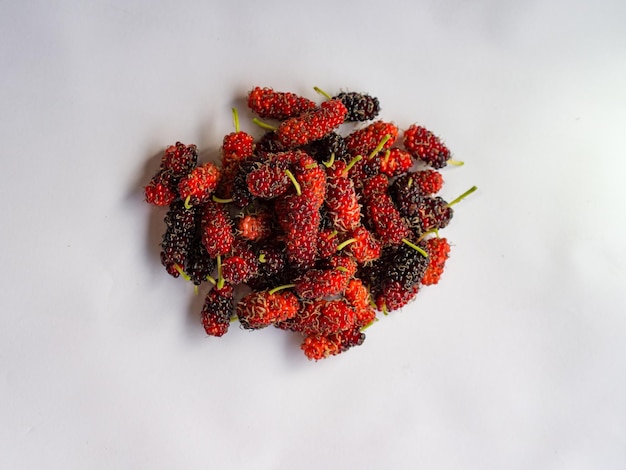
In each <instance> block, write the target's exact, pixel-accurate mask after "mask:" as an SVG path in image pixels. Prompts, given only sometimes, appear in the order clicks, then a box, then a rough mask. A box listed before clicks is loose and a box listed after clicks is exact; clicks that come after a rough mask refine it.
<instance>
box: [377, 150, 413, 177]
mask: <svg viewBox="0 0 626 470" xmlns="http://www.w3.org/2000/svg"><path fill="white" fill-rule="evenodd" d="M378 158H379V160H380V172H381V173H383V174H385V175H387V176H389V177H394V176H400V175H402V174H404V173H406V172H407V171H409V169H410V168H411V167H412V166H413V158H411V154H410V153H409V152H405V151H404V150H401V149H398V148H392V149H389V150H387V151H386V152H385V154H384V155H383V156H382V157H378Z"/></svg>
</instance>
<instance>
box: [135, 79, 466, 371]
mask: <svg viewBox="0 0 626 470" xmlns="http://www.w3.org/2000/svg"><path fill="white" fill-rule="evenodd" d="M316 91H318V92H319V93H321V94H322V95H324V97H325V100H324V101H322V102H321V103H320V104H316V103H315V102H314V101H312V100H310V99H308V98H305V97H302V96H299V95H297V94H295V93H290V92H279V91H275V90H273V89H271V88H262V87H255V88H254V89H252V90H251V91H250V92H249V94H248V96H247V104H248V107H249V110H250V111H251V112H252V113H254V114H256V115H257V116H258V117H261V118H264V119H270V120H274V121H275V122H274V123H268V122H265V121H259V120H258V119H257V118H254V120H253V121H255V122H256V123H257V124H259V126H260V127H261V128H263V129H265V130H266V131H265V132H264V133H263V134H262V135H259V136H256V137H255V136H253V135H252V134H248V133H246V132H243V131H241V130H240V129H239V117H238V114H237V112H236V110H234V109H233V120H234V125H235V132H232V133H230V134H227V135H226V136H225V137H224V139H223V142H222V145H221V147H220V152H221V161H220V164H219V165H218V164H215V163H211V162H206V163H201V164H199V163H198V154H197V151H196V146H195V145H184V144H182V143H180V142H177V143H176V144H175V145H172V146H170V147H168V148H167V149H166V150H165V152H164V155H163V157H162V160H161V165H160V167H159V170H158V171H157V172H156V174H155V175H154V177H153V178H152V179H151V180H150V182H149V183H148V184H147V185H146V187H145V199H146V201H147V202H148V203H150V204H153V205H156V206H160V207H167V213H166V214H165V233H164V234H163V238H162V242H161V263H162V264H163V266H164V267H165V269H166V271H167V272H168V273H169V274H170V275H171V276H173V277H182V278H184V279H185V280H188V281H191V282H192V283H193V284H194V286H195V290H196V292H199V291H200V288H203V289H204V287H205V286H208V293H207V294H206V298H205V302H204V306H203V308H202V311H201V321H202V325H203V326H204V329H205V331H206V333H207V335H209V336H214V337H219V336H223V335H224V334H225V333H227V332H228V330H229V327H230V325H231V324H232V322H233V321H238V322H239V324H240V325H241V327H242V328H243V329H246V330H257V329H261V328H266V327H268V326H273V327H276V328H279V329H282V330H286V331H291V332H293V333H294V334H298V335H301V337H302V346H301V349H302V351H303V352H304V354H305V355H306V357H308V358H309V359H313V360H319V359H323V358H326V357H329V356H334V355H337V354H340V353H343V352H345V351H347V350H349V349H351V348H353V347H354V346H359V345H361V344H363V342H364V341H365V333H364V330H365V329H366V328H367V327H369V326H370V325H371V324H373V323H374V322H375V321H376V320H377V313H378V312H382V313H383V314H385V315H386V314H388V313H389V312H392V311H394V310H398V309H400V308H402V307H403V306H404V305H406V304H407V303H409V302H410V301H411V300H413V299H414V297H415V296H416V295H417V293H418V291H419V290H420V289H421V288H422V287H423V286H428V285H433V284H437V283H438V282H439V280H440V278H441V276H442V273H443V271H444V268H445V264H446V261H447V259H448V257H449V254H450V244H449V243H448V240H447V239H446V238H441V237H440V236H439V232H438V231H439V230H441V229H443V228H444V227H446V226H447V225H448V224H449V223H450V221H451V219H452V216H453V210H452V206H453V205H454V204H456V203H458V202H459V201H460V200H462V199H463V198H464V197H465V196H467V195H468V194H470V193H471V192H473V191H474V190H475V189H476V188H475V187H472V188H471V189H470V190H468V191H466V192H465V193H463V194H462V195H461V196H459V197H458V198H456V199H455V200H453V201H451V202H447V201H446V200H444V199H443V197H441V196H439V195H438V194H439V192H440V190H441V189H442V186H443V176H442V174H441V173H440V172H439V171H437V170H438V169H440V168H442V167H444V166H446V165H447V164H448V163H456V164H460V162H454V161H453V160H451V153H450V151H449V150H448V148H447V147H446V146H445V145H444V144H443V142H442V141H441V140H440V139H439V138H438V137H437V136H435V135H434V134H433V133H432V132H430V131H428V130H427V129H425V128H424V127H422V126H419V125H417V124H413V125H411V126H409V127H408V128H406V130H404V132H402V130H401V129H400V128H399V127H398V126H397V125H396V124H394V123H393V122H388V121H384V120H380V119H379V118H378V114H379V113H380V103H379V101H378V99H377V98H374V97H371V96H370V95H367V94H364V93H355V92H341V93H338V94H336V95H334V96H331V95H329V94H327V93H326V92H323V91H321V90H320V89H318V88H316ZM375 119H378V120H375ZM368 121H369V122H368ZM363 122H364V124H359V123H363ZM400 136H402V138H399V137H400ZM242 287H245V289H242Z"/></svg>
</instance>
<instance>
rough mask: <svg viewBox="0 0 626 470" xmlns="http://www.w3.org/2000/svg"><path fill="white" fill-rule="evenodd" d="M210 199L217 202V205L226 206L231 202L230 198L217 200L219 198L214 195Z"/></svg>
mask: <svg viewBox="0 0 626 470" xmlns="http://www.w3.org/2000/svg"><path fill="white" fill-rule="evenodd" d="M211 199H212V200H213V202H217V203H218V204H228V203H229V202H233V199H232V198H230V199H222V198H219V197H217V196H215V195H214V196H212V197H211Z"/></svg>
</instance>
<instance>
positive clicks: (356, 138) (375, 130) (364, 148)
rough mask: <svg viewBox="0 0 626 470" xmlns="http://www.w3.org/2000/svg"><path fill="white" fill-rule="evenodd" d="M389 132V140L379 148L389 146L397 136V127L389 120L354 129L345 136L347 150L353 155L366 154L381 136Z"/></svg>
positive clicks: (384, 148)
mask: <svg viewBox="0 0 626 470" xmlns="http://www.w3.org/2000/svg"><path fill="white" fill-rule="evenodd" d="M387 134H389V140H387V141H386V142H385V144H384V145H383V147H382V148H381V149H380V150H387V149H388V148H391V146H392V145H393V144H394V142H395V141H396V139H397V138H398V127H397V126H396V125H395V124H392V123H390V122H383V121H375V122H373V123H371V124H370V125H369V126H367V127H365V128H363V129H359V130H357V131H354V132H353V133H352V134H350V135H348V136H347V137H346V138H345V141H346V145H347V147H348V151H349V152H350V154H351V155H352V156H353V157H354V156H357V155H362V156H367V155H369V154H371V153H372V151H373V150H374V149H375V148H376V147H377V146H378V144H379V143H380V142H381V141H382V140H383V138H384V137H385V136H386V135H387Z"/></svg>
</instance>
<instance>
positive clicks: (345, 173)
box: [342, 155, 363, 175]
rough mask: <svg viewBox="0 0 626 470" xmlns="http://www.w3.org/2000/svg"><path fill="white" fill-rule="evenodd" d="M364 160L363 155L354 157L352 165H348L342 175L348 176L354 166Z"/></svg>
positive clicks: (351, 161)
mask: <svg viewBox="0 0 626 470" xmlns="http://www.w3.org/2000/svg"><path fill="white" fill-rule="evenodd" d="M360 160H363V157H362V156H361V155H357V156H356V157H354V158H353V159H352V160H350V163H348V164H347V165H346V167H345V168H344V170H343V171H342V174H344V175H347V174H348V172H349V171H350V170H351V169H352V167H353V166H354V165H356V162H358V161H360Z"/></svg>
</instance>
